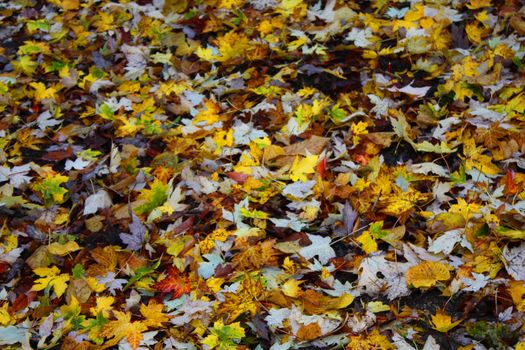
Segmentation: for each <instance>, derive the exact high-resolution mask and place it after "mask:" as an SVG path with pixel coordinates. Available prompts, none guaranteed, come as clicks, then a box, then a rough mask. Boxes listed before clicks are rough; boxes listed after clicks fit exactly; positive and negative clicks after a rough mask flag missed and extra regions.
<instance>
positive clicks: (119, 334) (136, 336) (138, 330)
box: [101, 311, 148, 349]
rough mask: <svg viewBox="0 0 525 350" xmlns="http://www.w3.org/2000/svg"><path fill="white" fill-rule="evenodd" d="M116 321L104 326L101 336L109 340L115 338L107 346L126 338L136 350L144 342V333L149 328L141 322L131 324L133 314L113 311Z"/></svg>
mask: <svg viewBox="0 0 525 350" xmlns="http://www.w3.org/2000/svg"><path fill="white" fill-rule="evenodd" d="M113 314H114V315H115V318H116V320H114V321H110V322H108V323H107V324H105V325H104V328H103V329H102V332H101V335H102V336H104V337H107V338H113V339H112V340H111V341H109V342H107V345H110V344H111V345H113V344H117V343H118V342H119V341H120V340H121V339H122V338H126V340H127V341H128V342H129V345H131V347H132V348H133V349H136V348H137V347H138V346H139V344H140V341H141V340H142V332H144V331H145V330H146V329H148V327H147V326H146V325H145V324H144V323H142V322H141V321H135V322H131V313H129V312H126V313H124V312H122V311H113Z"/></svg>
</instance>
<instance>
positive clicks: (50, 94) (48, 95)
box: [29, 82, 57, 101]
mask: <svg viewBox="0 0 525 350" xmlns="http://www.w3.org/2000/svg"><path fill="white" fill-rule="evenodd" d="M29 86H31V87H32V88H33V89H35V92H34V97H35V99H36V100H37V101H41V100H45V99H53V100H54V99H55V97H56V92H57V90H56V89H55V88H54V87H49V88H46V86H45V85H44V83H41V82H32V83H29Z"/></svg>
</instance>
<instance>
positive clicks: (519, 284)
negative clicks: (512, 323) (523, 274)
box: [508, 281, 525, 312]
mask: <svg viewBox="0 0 525 350" xmlns="http://www.w3.org/2000/svg"><path fill="white" fill-rule="evenodd" d="M508 290H509V293H510V296H511V297H512V301H513V302H514V305H516V309H517V310H518V311H521V312H523V311H525V299H524V298H525V283H524V282H523V281H511V282H510V287H509V288H508Z"/></svg>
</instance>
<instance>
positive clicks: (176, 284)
mask: <svg viewBox="0 0 525 350" xmlns="http://www.w3.org/2000/svg"><path fill="white" fill-rule="evenodd" d="M166 272H167V274H168V276H167V277H166V278H164V279H163V280H162V281H159V282H157V283H155V285H154V286H153V287H154V288H155V289H156V290H158V291H160V292H161V293H163V294H168V293H172V295H171V297H172V298H173V299H176V298H179V297H180V296H182V295H183V294H188V293H189V292H191V287H190V281H189V279H188V277H183V276H180V275H179V273H178V271H177V270H176V269H174V268H173V267H168V270H167V271H166Z"/></svg>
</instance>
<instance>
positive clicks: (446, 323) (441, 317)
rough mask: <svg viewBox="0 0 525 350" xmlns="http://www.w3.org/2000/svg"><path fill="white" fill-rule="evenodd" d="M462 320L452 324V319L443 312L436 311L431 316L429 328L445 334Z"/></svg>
mask: <svg viewBox="0 0 525 350" xmlns="http://www.w3.org/2000/svg"><path fill="white" fill-rule="evenodd" d="M461 321H462V320H457V321H455V322H452V317H451V316H449V315H447V314H446V313H445V311H443V310H437V311H436V314H435V315H432V322H431V326H432V328H434V329H435V330H436V331H438V332H442V333H446V332H448V331H449V330H451V329H452V328H454V327H456V326H457V325H458V324H460V323H461Z"/></svg>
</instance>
